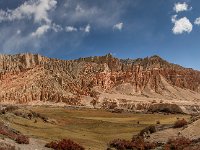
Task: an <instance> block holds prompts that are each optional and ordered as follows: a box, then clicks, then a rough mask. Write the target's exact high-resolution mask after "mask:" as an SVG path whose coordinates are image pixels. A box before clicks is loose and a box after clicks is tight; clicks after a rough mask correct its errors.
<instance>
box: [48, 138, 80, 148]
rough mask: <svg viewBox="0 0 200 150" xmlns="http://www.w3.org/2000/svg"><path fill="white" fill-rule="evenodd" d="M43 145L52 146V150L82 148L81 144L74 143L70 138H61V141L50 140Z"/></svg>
mask: <svg viewBox="0 0 200 150" xmlns="http://www.w3.org/2000/svg"><path fill="white" fill-rule="evenodd" d="M45 147H48V148H52V149H54V150H84V148H83V147H82V146H80V145H79V144H77V143H75V142H74V141H72V140H70V139H63V140H61V141H52V142H50V143H47V144H46V145H45Z"/></svg>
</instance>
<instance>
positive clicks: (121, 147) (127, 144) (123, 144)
mask: <svg viewBox="0 0 200 150" xmlns="http://www.w3.org/2000/svg"><path fill="white" fill-rule="evenodd" d="M109 146H110V147H113V148H115V149H117V150H128V149H130V150H131V149H134V150H135V149H137V150H150V149H153V148H155V147H156V146H157V144H156V143H150V142H146V141H145V140H144V138H143V137H140V136H138V137H134V138H133V139H132V141H127V140H123V139H116V140H113V141H112V142H110V143H109Z"/></svg>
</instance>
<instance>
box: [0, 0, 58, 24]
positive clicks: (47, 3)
mask: <svg viewBox="0 0 200 150" xmlns="http://www.w3.org/2000/svg"><path fill="white" fill-rule="evenodd" d="M56 5H57V1H56V0H29V1H26V2H24V3H23V4H22V5H20V6H19V7H17V8H16V9H13V10H10V9H8V10H7V11H4V10H0V22H2V21H14V20H22V19H30V18H33V19H34V21H35V22H37V23H40V22H41V21H44V22H46V23H50V22H51V20H50V19H49V16H48V12H49V11H50V10H52V9H54V8H55V7H56Z"/></svg>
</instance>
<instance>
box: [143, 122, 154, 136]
mask: <svg viewBox="0 0 200 150" xmlns="http://www.w3.org/2000/svg"><path fill="white" fill-rule="evenodd" d="M154 132H156V127H155V126H154V125H151V126H148V127H146V128H144V129H143V130H141V131H140V133H139V136H144V134H148V133H150V134H152V133H154Z"/></svg>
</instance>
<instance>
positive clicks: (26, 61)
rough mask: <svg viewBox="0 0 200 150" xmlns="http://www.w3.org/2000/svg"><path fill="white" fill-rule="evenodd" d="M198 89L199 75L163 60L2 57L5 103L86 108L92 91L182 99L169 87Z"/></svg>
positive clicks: (1, 93)
mask: <svg viewBox="0 0 200 150" xmlns="http://www.w3.org/2000/svg"><path fill="white" fill-rule="evenodd" d="M199 85H200V72H199V71H195V70H192V69H187V68H183V67H181V66H179V65H175V64H171V63H169V62H167V61H165V60H163V59H162V58H160V57H159V56H152V57H147V58H144V59H135V60H132V59H127V60H122V59H118V58H114V57H113V56H112V55H110V54H108V55H105V56H99V57H88V58H80V59H77V60H58V59H52V58H47V57H43V56H40V55H38V54H17V55H0V101H1V102H13V103H30V102H34V101H42V102H47V101H48V102H63V103H66V104H70V105H81V104H82V103H81V99H82V97H83V96H91V97H93V96H92V95H93V94H91V93H93V92H96V91H99V92H100V93H101V92H105V93H113V92H121V94H125V95H140V96H144V97H159V96H161V97H162V96H163V97H167V98H180V97H177V96H176V94H174V93H172V91H170V90H171V89H170V88H169V87H172V88H176V90H179V88H180V89H188V90H190V91H191V93H192V92H194V93H199V92H200V91H199V90H200V89H199ZM120 89H123V90H120ZM123 91H124V93H123ZM152 95H153V96H152ZM94 98H98V97H97V96H95V97H94ZM195 99H197V100H198V98H195Z"/></svg>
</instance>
